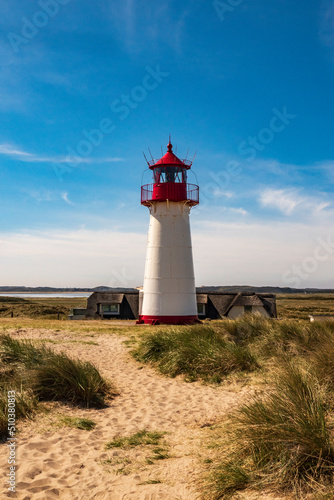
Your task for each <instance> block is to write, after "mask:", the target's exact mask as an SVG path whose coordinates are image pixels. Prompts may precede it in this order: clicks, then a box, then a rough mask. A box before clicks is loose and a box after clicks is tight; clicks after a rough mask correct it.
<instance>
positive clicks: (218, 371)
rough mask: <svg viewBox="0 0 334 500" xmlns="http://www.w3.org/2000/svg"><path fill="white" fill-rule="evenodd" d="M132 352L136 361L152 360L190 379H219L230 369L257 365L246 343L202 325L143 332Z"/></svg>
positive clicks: (165, 371) (168, 371)
mask: <svg viewBox="0 0 334 500" xmlns="http://www.w3.org/2000/svg"><path fill="white" fill-rule="evenodd" d="M133 355H134V356H135V358H136V359H138V360H139V361H143V362H146V363H147V362H150V363H153V364H155V365H156V366H157V368H158V369H159V370H160V372H161V373H163V374H165V375H169V376H171V377H175V376H177V375H180V374H184V375H185V376H186V377H187V379H188V380H191V381H193V380H197V379H199V378H201V379H203V380H206V381H211V382H213V381H214V382H220V381H221V379H222V377H223V376H225V375H227V374H228V373H231V372H233V371H251V370H254V369H256V368H257V367H258V363H257V361H256V359H255V357H254V356H253V355H252V354H251V353H250V351H249V349H248V347H247V346H243V345H240V344H237V343H235V342H233V341H228V340H226V339H225V338H224V337H223V335H222V334H221V333H219V332H216V331H215V330H214V329H212V328H210V327H205V326H186V327H178V328H174V329H166V330H159V331H157V332H154V333H151V334H149V335H146V336H145V337H144V338H143V339H142V340H141V341H140V343H139V345H138V347H137V348H136V349H135V350H134V351H133Z"/></svg>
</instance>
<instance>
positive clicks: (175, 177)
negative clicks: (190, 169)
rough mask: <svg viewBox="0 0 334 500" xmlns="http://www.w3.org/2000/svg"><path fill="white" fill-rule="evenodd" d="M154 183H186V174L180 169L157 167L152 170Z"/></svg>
mask: <svg viewBox="0 0 334 500" xmlns="http://www.w3.org/2000/svg"><path fill="white" fill-rule="evenodd" d="M153 175H154V182H156V183H160V182H187V173H186V170H185V169H184V168H180V167H157V168H155V169H154V173H153Z"/></svg>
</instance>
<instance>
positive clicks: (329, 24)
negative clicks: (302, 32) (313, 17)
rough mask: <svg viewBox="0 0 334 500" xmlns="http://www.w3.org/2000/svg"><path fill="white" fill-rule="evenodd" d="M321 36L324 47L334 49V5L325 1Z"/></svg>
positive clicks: (321, 20) (321, 21)
mask: <svg viewBox="0 0 334 500" xmlns="http://www.w3.org/2000/svg"><path fill="white" fill-rule="evenodd" d="M319 36H320V40H321V42H322V43H323V44H324V45H327V47H330V48H334V4H333V2H332V1H328V0H325V1H323V5H322V12H321V16H320V30H319Z"/></svg>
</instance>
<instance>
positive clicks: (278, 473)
mask: <svg viewBox="0 0 334 500" xmlns="http://www.w3.org/2000/svg"><path fill="white" fill-rule="evenodd" d="M231 426H232V442H233V446H234V449H235V450H236V451H235V453H234V457H233V458H232V460H231V459H229V460H228V461H225V462H223V463H222V464H221V465H220V467H219V469H218V470H217V471H216V475H215V481H214V482H215V485H214V490H215V493H216V495H217V496H215V498H228V497H229V495H231V494H232V493H233V491H236V490H240V489H243V488H244V487H245V486H246V484H248V483H250V484H253V485H255V486H259V485H261V486H263V485H270V486H275V487H276V488H277V489H279V488H283V489H288V490H298V489H308V488H309V489H311V488H312V487H313V486H314V485H319V484H320V483H323V484H324V483H326V481H328V482H329V480H331V479H332V478H333V472H334V449H333V444H332V441H331V439H330V431H329V428H328V424H327V409H326V405H325V402H324V397H323V391H322V389H321V388H320V386H319V384H318V382H317V380H316V379H314V378H313V377H312V376H311V375H310V374H308V373H305V372H303V371H301V370H300V369H298V368H296V367H293V366H292V365H287V366H286V367H285V373H283V374H281V375H280V376H279V377H278V380H277V382H276V384H275V387H274V389H273V391H271V392H269V393H267V394H266V395H265V396H264V397H261V398H259V397H257V398H256V399H255V400H254V401H252V402H251V403H249V404H246V405H244V406H243V407H241V409H240V410H239V411H238V412H237V414H236V415H235V416H234V419H233V421H232V423H231ZM233 464H235V466H234V467H232V465H233Z"/></svg>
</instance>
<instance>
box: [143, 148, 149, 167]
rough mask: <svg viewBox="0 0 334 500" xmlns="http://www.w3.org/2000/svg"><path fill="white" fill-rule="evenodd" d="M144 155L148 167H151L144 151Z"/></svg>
mask: <svg viewBox="0 0 334 500" xmlns="http://www.w3.org/2000/svg"><path fill="white" fill-rule="evenodd" d="M143 155H144V158H145V160H146V163H147V165H149V162H148V159H147V158H146V155H145V153H144V151H143Z"/></svg>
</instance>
